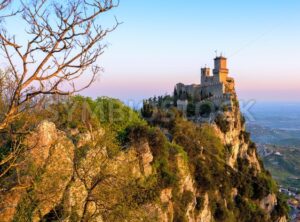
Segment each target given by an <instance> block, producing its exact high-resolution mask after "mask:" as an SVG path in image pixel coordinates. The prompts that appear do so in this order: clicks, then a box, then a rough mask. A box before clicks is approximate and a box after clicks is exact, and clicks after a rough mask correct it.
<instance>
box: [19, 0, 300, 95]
mask: <svg viewBox="0 0 300 222" xmlns="http://www.w3.org/2000/svg"><path fill="white" fill-rule="evenodd" d="M299 11H300V1H297V0H260V1H259V0H243V1H238V0H227V1H225V0H222V1H221V0H211V1H203V0H198V1H197V0H190V1H178V0H151V1H150V0H148V1H146V0H121V1H120V5H119V7H118V8H117V9H114V10H113V11H111V12H109V13H108V14H107V15H105V16H104V17H103V19H100V20H99V21H100V22H102V23H103V24H105V25H109V24H112V22H113V21H114V18H113V16H116V17H117V18H118V20H119V21H122V22H123V24H122V25H121V26H120V27H119V28H118V29H117V30H116V31H115V32H114V33H112V34H111V35H110V36H109V37H108V38H107V39H106V40H105V41H106V42H108V43H109V48H108V49H106V52H105V54H104V55H103V56H102V58H101V59H100V60H99V63H100V64H101V65H102V66H103V67H104V69H105V72H104V73H102V74H101V76H100V77H99V79H98V81H97V82H96V83H95V84H94V85H93V86H92V87H91V88H90V89H87V90H86V91H84V92H83V94H84V95H88V96H92V97H97V96H102V95H106V96H112V97H118V98H121V99H122V100H139V99H142V98H147V97H149V96H153V95H161V94H164V93H166V92H168V93H170V92H172V90H173V87H174V85H175V84H176V83H177V82H183V83H199V81H200V68H201V67H202V66H204V65H205V64H207V65H208V66H211V67H212V62H213V58H214V57H215V52H214V51H215V50H218V52H223V55H225V56H226V57H228V66H229V69H230V75H231V76H233V77H234V78H235V79H236V88H237V91H238V94H239V97H240V98H241V99H246V100H248V99H254V100H257V101H264V100H270V101H274V100H281V101H282V100H284V101H300V99H299V94H300V62H299V58H300V29H299V23H300V13H299ZM15 24H16V27H17V22H16V23H15ZM17 28H18V29H19V27H17Z"/></svg>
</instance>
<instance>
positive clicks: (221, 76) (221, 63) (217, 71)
mask: <svg viewBox="0 0 300 222" xmlns="http://www.w3.org/2000/svg"><path fill="white" fill-rule="evenodd" d="M228 72H229V71H228V69H227V59H226V58H225V57H223V56H219V57H216V58H215V68H214V70H213V74H214V76H216V79H217V80H218V81H219V82H222V83H226V79H227V76H228Z"/></svg>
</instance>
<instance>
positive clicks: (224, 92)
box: [174, 56, 235, 111]
mask: <svg viewBox="0 0 300 222" xmlns="http://www.w3.org/2000/svg"><path fill="white" fill-rule="evenodd" d="M228 73H229V70H228V68H227V59H226V58H225V57H223V56H218V57H216V58H215V59H214V69H213V75H211V73H210V68H208V67H204V68H201V77H200V84H192V85H184V84H182V83H178V84H176V86H175V90H174V91H175V92H174V93H175V94H177V98H178V99H177V107H178V109H180V110H182V111H186V110H187V106H188V104H189V100H193V101H194V102H196V103H197V104H198V106H201V104H203V103H207V102H210V104H211V105H212V106H213V109H215V110H218V109H221V108H222V107H224V106H226V107H227V108H230V107H231V106H232V104H231V103H232V96H233V95H234V94H235V89H234V79H233V78H231V77H228ZM174 96H175V95H174ZM198 108H199V107H198Z"/></svg>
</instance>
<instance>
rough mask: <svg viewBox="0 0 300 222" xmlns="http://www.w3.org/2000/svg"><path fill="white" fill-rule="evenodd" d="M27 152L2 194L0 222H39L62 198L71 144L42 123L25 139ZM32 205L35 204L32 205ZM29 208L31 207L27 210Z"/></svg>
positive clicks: (69, 172) (70, 170)
mask: <svg viewBox="0 0 300 222" xmlns="http://www.w3.org/2000/svg"><path fill="white" fill-rule="evenodd" d="M25 145H26V147H27V150H26V152H25V156H24V158H23V160H22V161H20V162H19V164H18V167H17V172H18V174H17V175H13V176H17V177H18V180H17V181H18V184H15V183H14V180H15V178H7V182H8V183H9V182H11V183H12V184H11V186H10V187H9V188H8V190H5V191H3V192H1V194H0V199H1V200H4V201H1V206H0V208H1V210H0V218H1V220H2V221H12V220H13V219H15V220H16V221H25V219H26V218H28V217H30V218H31V220H32V221H40V219H41V217H42V216H43V215H45V214H47V213H48V212H49V211H50V210H52V209H53V208H54V207H55V206H56V204H57V203H59V202H60V201H61V199H62V197H63V193H64V190H65V189H66V187H67V185H68V183H69V181H70V180H71V177H72V173H73V158H74V145H73V144H72V142H71V141H70V140H69V139H68V138H67V137H66V135H65V134H64V133H63V132H60V131H58V130H57V129H56V127H55V125H54V124H53V123H50V122H47V121H44V122H42V123H41V124H40V125H39V126H38V127H37V130H36V131H35V132H33V133H32V134H31V135H30V136H29V137H27V139H26V140H25ZM33 203H34V204H33ZM29 206H31V207H30V208H29Z"/></svg>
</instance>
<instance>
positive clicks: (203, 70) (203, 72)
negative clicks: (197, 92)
mask: <svg viewBox="0 0 300 222" xmlns="http://www.w3.org/2000/svg"><path fill="white" fill-rule="evenodd" d="M209 75H210V68H207V67H205V68H201V84H204V83H205V80H206V78H207V77H208V76H209Z"/></svg>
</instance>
